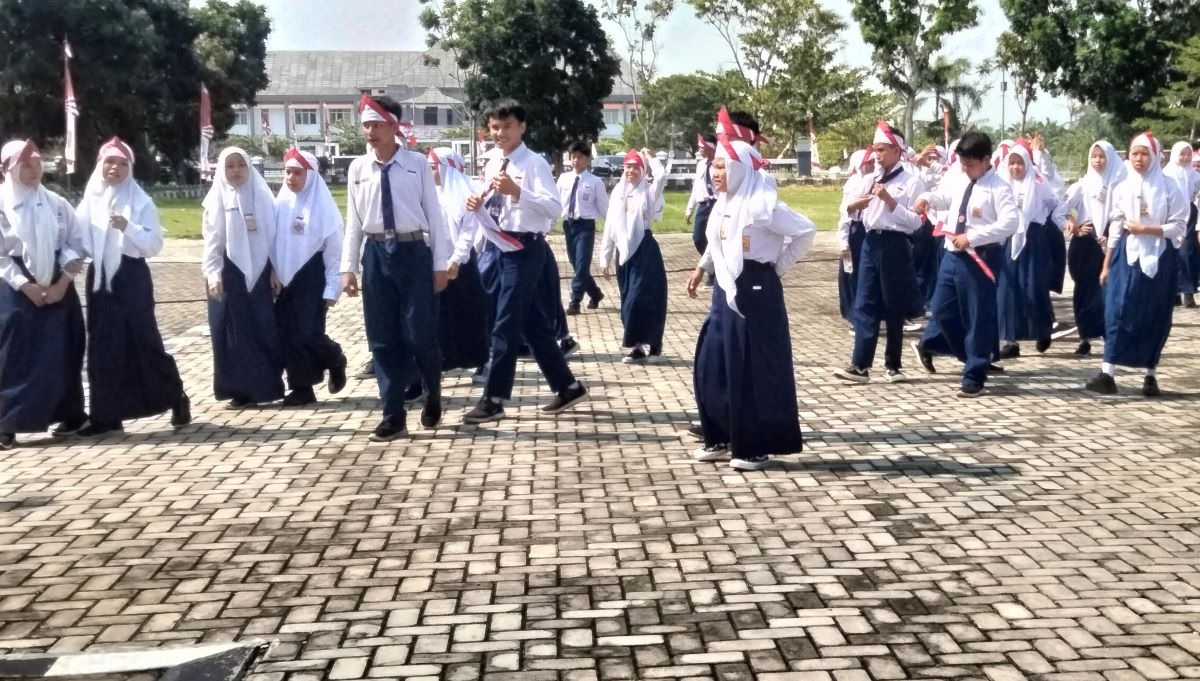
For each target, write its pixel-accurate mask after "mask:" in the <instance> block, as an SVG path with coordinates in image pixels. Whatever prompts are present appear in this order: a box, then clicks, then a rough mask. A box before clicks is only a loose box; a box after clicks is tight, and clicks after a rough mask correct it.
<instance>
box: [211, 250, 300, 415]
mask: <svg viewBox="0 0 1200 681" xmlns="http://www.w3.org/2000/svg"><path fill="white" fill-rule="evenodd" d="M221 285H222V287H223V288H224V291H225V295H224V296H222V298H221V299H220V300H214V299H213V298H211V297H209V299H208V327H209V329H210V330H211V333H212V346H213V394H214V395H216V397H217V399H218V400H225V399H233V400H240V401H243V402H260V403H262V402H274V401H275V400H278V399H281V398H283V378H282V376H283V348H282V344H281V342H280V339H279V327H278V326H277V325H276V322H275V301H274V296H273V295H272V293H271V266H270V265H269V264H268V265H267V266H266V267H265V268H263V272H262V275H260V276H259V277H258V281H257V282H255V284H254V288H253V289H251V290H250V291H247V290H246V276H245V275H244V274H242V271H241V270H239V269H238V267H237V265H234V264H233V261H231V260H230V259H229V257H228V256H226V257H225V268H224V269H223V270H222V272H221Z"/></svg>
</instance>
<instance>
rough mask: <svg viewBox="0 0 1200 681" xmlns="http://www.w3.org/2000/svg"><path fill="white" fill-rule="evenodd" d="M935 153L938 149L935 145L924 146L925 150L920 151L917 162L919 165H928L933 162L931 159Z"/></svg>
mask: <svg viewBox="0 0 1200 681" xmlns="http://www.w3.org/2000/svg"><path fill="white" fill-rule="evenodd" d="M937 153H938V149H937V145H936V144H926V145H925V148H924V149H922V150H921V153H920V154H918V155H917V162H918V163H920V164H921V165H925V164H927V163H930V162H932V161H933V157H934V155H935V154H937Z"/></svg>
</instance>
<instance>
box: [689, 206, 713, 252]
mask: <svg viewBox="0 0 1200 681" xmlns="http://www.w3.org/2000/svg"><path fill="white" fill-rule="evenodd" d="M715 204H716V201H701V202H700V203H698V204H696V214H695V215H693V216H692V245H694V246H695V247H696V251H697V252H698V253H700V255H704V251H706V250H708V216H709V215H712V209H713V205H715Z"/></svg>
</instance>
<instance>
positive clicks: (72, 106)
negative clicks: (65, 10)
mask: <svg viewBox="0 0 1200 681" xmlns="http://www.w3.org/2000/svg"><path fill="white" fill-rule="evenodd" d="M74 56H75V55H74V53H73V52H72V51H71V43H69V42H67V41H66V40H65V39H64V40H63V74H64V75H63V90H64V93H63V109H64V111H65V112H66V119H67V136H66V139H65V140H64V141H63V156H64V157H66V159H67V174H68V175H74V174H75V119H77V118H79V102H78V101H77V100H76V99H75V86H74V84H72V83H71V59H72V58H73V57H74Z"/></svg>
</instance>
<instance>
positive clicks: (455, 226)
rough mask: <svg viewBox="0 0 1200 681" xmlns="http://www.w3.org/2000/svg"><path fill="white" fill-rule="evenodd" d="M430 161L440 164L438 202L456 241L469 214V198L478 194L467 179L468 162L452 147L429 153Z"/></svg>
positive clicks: (437, 149) (438, 148)
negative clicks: (465, 216)
mask: <svg viewBox="0 0 1200 681" xmlns="http://www.w3.org/2000/svg"><path fill="white" fill-rule="evenodd" d="M429 159H430V160H432V161H435V162H436V163H437V164H438V174H439V175H441V178H442V183H441V184H440V185H439V186H438V188H437V193H438V202H439V203H441V204H442V213H444V214H445V216H446V224H447V225H449V226H450V230H451V232H452V233H453V236H454V238H455V239H457V238H458V233H459V230H461V228H462V218H463V215H464V214H465V213H466V212H467V198H468V197H471V196H474V195H476V194H478V192H477V191H475V187H474V186H473V185H472V183H471V178H469V177H467V174H466V172H464V171H465V170H466V162H465V161H464V160H463V157H462V156H459V155H458V154H457V153H455V151H454V150H453V149H451V148H450V147H437V148H436V149H431V150H430V151H429Z"/></svg>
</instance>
